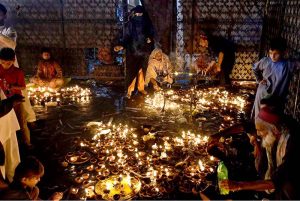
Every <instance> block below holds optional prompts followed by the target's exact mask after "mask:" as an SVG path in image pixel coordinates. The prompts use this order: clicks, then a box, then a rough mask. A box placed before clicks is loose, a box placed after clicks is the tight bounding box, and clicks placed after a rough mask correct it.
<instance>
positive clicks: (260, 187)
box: [220, 106, 300, 200]
mask: <svg viewBox="0 0 300 201" xmlns="http://www.w3.org/2000/svg"><path fill="white" fill-rule="evenodd" d="M255 126H256V129H257V135H258V136H259V137H260V138H261V139H262V146H263V147H264V148H265V149H266V154H267V163H268V168H267V171H266V172H265V175H264V180H257V181H249V182H245V181H239V182H237V181H231V180H226V181H222V182H221V184H220V185H221V187H222V188H225V189H228V190H230V191H241V190H254V191H268V192H272V191H275V192H274V197H275V199H283V200H299V199H300V185H299V181H300V174H299V170H298V169H299V168H298V166H297V165H295V164H297V161H298V159H299V156H298V153H299V148H300V146H299V142H300V140H299V135H298V133H297V131H298V130H299V128H297V127H298V126H299V125H297V123H295V122H294V121H293V120H292V119H290V118H288V117H286V116H283V115H280V114H277V113H276V112H275V111H273V110H272V108H270V107H267V106H265V107H262V108H261V109H260V111H259V113H258V116H257V118H256V119H255Z"/></svg>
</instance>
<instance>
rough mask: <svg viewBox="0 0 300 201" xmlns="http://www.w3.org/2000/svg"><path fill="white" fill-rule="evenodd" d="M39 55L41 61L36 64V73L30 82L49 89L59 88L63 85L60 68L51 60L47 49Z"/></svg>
mask: <svg viewBox="0 0 300 201" xmlns="http://www.w3.org/2000/svg"><path fill="white" fill-rule="evenodd" d="M41 53H42V54H41V57H42V59H41V60H40V61H39V63H38V69H37V73H36V75H35V76H34V77H33V78H31V79H30V82H32V83H35V84H37V85H39V86H47V87H51V88H59V87H61V86H62V85H63V84H64V80H63V77H62V69H61V67H60V66H59V64H58V63H57V62H56V61H54V60H53V58H51V53H50V50H49V49H48V48H43V49H42V52H41Z"/></svg>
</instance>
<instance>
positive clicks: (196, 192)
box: [192, 187, 199, 195]
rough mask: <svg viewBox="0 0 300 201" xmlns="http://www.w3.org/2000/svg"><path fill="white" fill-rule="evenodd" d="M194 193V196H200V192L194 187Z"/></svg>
mask: <svg viewBox="0 0 300 201" xmlns="http://www.w3.org/2000/svg"><path fill="white" fill-rule="evenodd" d="M192 193H193V195H198V194H199V192H198V191H197V190H196V188H195V187H194V188H192Z"/></svg>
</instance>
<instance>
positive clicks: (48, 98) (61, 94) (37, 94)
mask: <svg viewBox="0 0 300 201" xmlns="http://www.w3.org/2000/svg"><path fill="white" fill-rule="evenodd" d="M91 94H92V93H91V91H90V89H88V88H82V87H79V86H77V85H76V86H73V87H64V88H61V89H58V90H57V89H53V88H50V87H36V88H34V87H29V88H28V97H29V100H30V102H31V104H32V105H48V106H56V105H59V104H61V103H70V102H77V103H89V101H90V97H91Z"/></svg>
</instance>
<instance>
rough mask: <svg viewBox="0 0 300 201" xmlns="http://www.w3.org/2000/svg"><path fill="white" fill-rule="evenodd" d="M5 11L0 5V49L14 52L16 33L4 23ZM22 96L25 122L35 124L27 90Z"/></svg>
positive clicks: (16, 62)
mask: <svg viewBox="0 0 300 201" xmlns="http://www.w3.org/2000/svg"><path fill="white" fill-rule="evenodd" d="M6 13H7V10H6V8H5V6H4V5H2V4H0V49H1V48H3V47H9V48H12V49H14V50H15V48H16V46H17V32H16V30H15V29H14V28H13V27H10V26H7V25H6V24H5V23H4V22H5V19H6V17H7V16H6ZM14 66H16V67H19V64H18V61H17V58H16V60H15V63H14ZM22 95H23V96H24V97H25V102H23V103H22V104H23V107H24V109H25V111H26V120H27V122H35V121H36V115H35V113H34V111H33V109H32V106H31V104H30V101H29V98H28V95H27V90H26V89H24V90H22Z"/></svg>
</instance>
